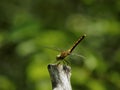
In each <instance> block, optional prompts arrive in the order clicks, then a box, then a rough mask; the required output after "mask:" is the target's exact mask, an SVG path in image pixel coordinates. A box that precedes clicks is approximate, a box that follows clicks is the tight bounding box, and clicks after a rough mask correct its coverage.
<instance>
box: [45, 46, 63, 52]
mask: <svg viewBox="0 0 120 90" xmlns="http://www.w3.org/2000/svg"><path fill="white" fill-rule="evenodd" d="M43 47H44V48H48V49H51V50H55V51H59V52H61V51H62V50H61V49H59V48H56V47H49V46H43Z"/></svg>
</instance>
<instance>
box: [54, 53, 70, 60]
mask: <svg viewBox="0 0 120 90" xmlns="http://www.w3.org/2000/svg"><path fill="white" fill-rule="evenodd" d="M68 55H70V53H69V52H68V51H63V52H61V53H60V54H59V55H57V56H56V59H57V60H63V59H64V58H65V57H66V56H68Z"/></svg>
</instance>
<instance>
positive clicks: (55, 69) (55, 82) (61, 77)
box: [48, 64, 72, 90]
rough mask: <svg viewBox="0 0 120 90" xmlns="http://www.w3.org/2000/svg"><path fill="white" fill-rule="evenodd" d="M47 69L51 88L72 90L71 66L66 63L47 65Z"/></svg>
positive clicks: (53, 89) (54, 89)
mask: <svg viewBox="0 0 120 90" xmlns="http://www.w3.org/2000/svg"><path fill="white" fill-rule="evenodd" d="M48 71H49V74H50V78H51V82H52V90H72V88H71V83H70V77H71V68H70V67H69V66H66V65H60V64H59V65H56V64H50V65H48Z"/></svg>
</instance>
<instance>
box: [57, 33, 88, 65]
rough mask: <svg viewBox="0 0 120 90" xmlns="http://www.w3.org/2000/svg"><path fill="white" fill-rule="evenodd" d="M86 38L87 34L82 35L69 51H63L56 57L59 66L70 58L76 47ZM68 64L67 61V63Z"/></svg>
mask: <svg viewBox="0 0 120 90" xmlns="http://www.w3.org/2000/svg"><path fill="white" fill-rule="evenodd" d="M85 37H86V34H84V35H82V36H81V37H80V38H79V39H78V40H77V41H76V42H75V43H74V44H73V45H72V47H71V48H69V49H68V50H65V51H61V52H60V54H58V55H57V56H56V61H57V62H58V64H59V63H60V61H66V60H65V58H66V57H67V56H69V55H70V54H71V53H72V52H73V50H74V49H75V47H76V46H77V45H78V44H79V43H80V42H81V41H82V40H83V39H84V38H85ZM66 62H67V61H66Z"/></svg>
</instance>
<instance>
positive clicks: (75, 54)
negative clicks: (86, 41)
mask: <svg viewBox="0 0 120 90" xmlns="http://www.w3.org/2000/svg"><path fill="white" fill-rule="evenodd" d="M70 55H74V56H78V57H81V58H83V59H85V58H86V57H85V56H83V55H80V54H77V53H71V54H70Z"/></svg>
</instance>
